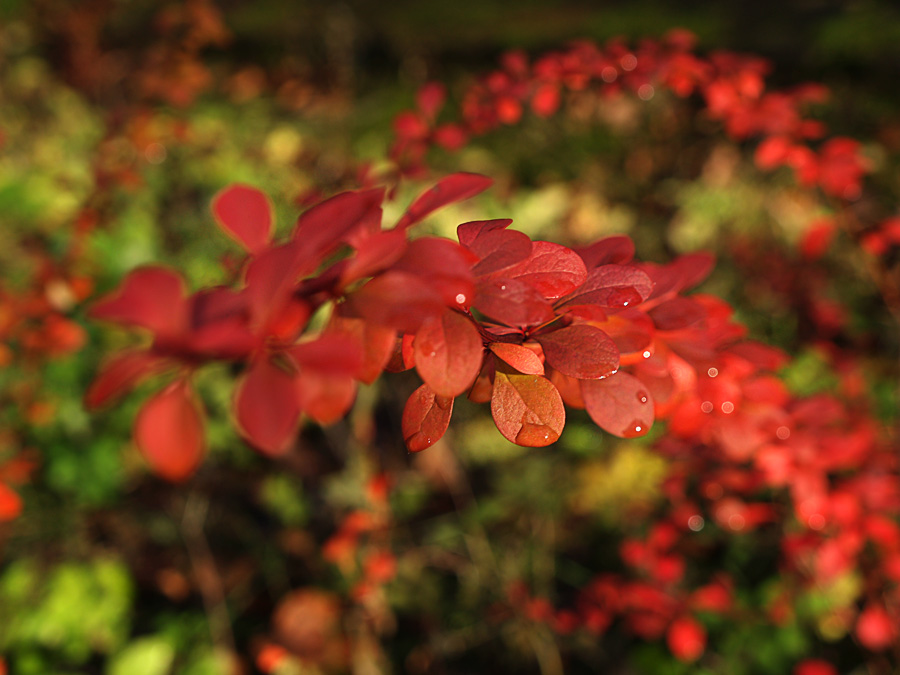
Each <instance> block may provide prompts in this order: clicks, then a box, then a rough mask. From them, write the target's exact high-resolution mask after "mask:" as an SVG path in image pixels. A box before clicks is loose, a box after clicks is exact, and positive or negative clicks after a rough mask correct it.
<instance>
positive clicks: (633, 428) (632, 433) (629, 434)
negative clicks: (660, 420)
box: [622, 420, 647, 438]
mask: <svg viewBox="0 0 900 675" xmlns="http://www.w3.org/2000/svg"><path fill="white" fill-rule="evenodd" d="M646 433H647V425H646V424H644V423H643V422H642V421H641V420H632V421H631V424H629V425H628V426H626V427H625V429H624V430H623V431H622V436H624V437H625V438H636V437H637V436H643V435H644V434H646Z"/></svg>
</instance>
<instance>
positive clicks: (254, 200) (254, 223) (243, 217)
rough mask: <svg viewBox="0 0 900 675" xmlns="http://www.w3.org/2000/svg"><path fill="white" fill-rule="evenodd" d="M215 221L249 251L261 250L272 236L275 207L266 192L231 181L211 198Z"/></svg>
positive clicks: (256, 251)
mask: <svg viewBox="0 0 900 675" xmlns="http://www.w3.org/2000/svg"><path fill="white" fill-rule="evenodd" d="M212 212H213V216H215V219H216V223H218V225H219V227H220V228H222V230H223V231H224V232H225V233H226V234H227V235H228V236H230V237H231V238H232V239H234V240H235V241H237V242H238V243H239V244H241V245H242V246H243V247H244V248H245V249H246V250H247V251H248V252H249V253H252V254H256V253H259V252H260V251H262V250H263V249H264V248H265V247H266V245H267V244H268V243H269V239H270V238H271V237H272V207H271V205H270V203H269V198H268V197H267V196H266V195H265V193H264V192H262V191H260V190H258V189H256V188H254V187H250V186H249V185H230V186H228V187H226V188H225V189H224V190H222V191H220V192H219V193H218V194H217V195H216V196H215V197H213V201H212Z"/></svg>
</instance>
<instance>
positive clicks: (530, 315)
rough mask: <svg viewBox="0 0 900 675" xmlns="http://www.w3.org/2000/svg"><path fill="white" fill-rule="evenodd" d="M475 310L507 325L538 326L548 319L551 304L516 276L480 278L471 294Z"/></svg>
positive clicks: (551, 309)
mask: <svg viewBox="0 0 900 675" xmlns="http://www.w3.org/2000/svg"><path fill="white" fill-rule="evenodd" d="M474 306H475V309H477V310H478V311H479V312H481V313H482V314H484V315H486V316H488V317H490V318H492V319H494V320H495V321H500V322H501V323H505V324H507V325H509V326H516V327H523V328H524V327H526V326H538V325H540V324H542V323H546V322H547V321H550V320H551V319H552V318H553V316H554V314H553V307H552V305H551V304H550V303H549V302H548V301H547V300H545V299H544V296H543V295H541V294H540V293H538V292H537V291H536V290H534V288H532V287H531V286H529V285H528V284H526V283H525V282H524V281H519V280H518V279H487V280H483V281H480V282H479V283H478V286H477V290H476V294H475V303H474Z"/></svg>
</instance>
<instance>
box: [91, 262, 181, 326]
mask: <svg viewBox="0 0 900 675" xmlns="http://www.w3.org/2000/svg"><path fill="white" fill-rule="evenodd" d="M90 315H91V317H93V318H95V319H103V320H106V321H114V322H116V323H122V324H127V325H134V326H141V327H143V328H147V329H149V330H150V331H152V332H153V333H155V334H156V335H158V336H172V335H177V334H179V333H181V332H183V331H184V330H185V328H186V327H187V322H188V316H187V303H186V301H185V294H184V282H183V281H182V279H181V276H179V275H178V274H177V273H176V272H173V271H172V270H169V269H166V268H164V267H139V268H138V269H135V270H132V271H131V272H129V273H128V276H126V277H125V280H124V281H123V282H122V285H121V286H120V287H119V290H118V291H117V292H116V293H114V294H112V295H110V296H107V297H105V298H103V299H102V300H100V301H99V302H98V303H97V304H95V305H94V306H93V307H92V308H91V311H90Z"/></svg>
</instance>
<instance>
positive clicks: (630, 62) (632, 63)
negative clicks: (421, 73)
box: [619, 54, 638, 70]
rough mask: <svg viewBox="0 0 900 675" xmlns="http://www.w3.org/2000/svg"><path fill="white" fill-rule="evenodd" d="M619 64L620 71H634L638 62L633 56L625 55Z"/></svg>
mask: <svg viewBox="0 0 900 675" xmlns="http://www.w3.org/2000/svg"><path fill="white" fill-rule="evenodd" d="M619 63H621V64H622V70H634V69H635V68H637V64H638V60H637V57H636V56H635V55H634V54H626V55H625V56H623V57H622V58H621V60H620V61H619Z"/></svg>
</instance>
